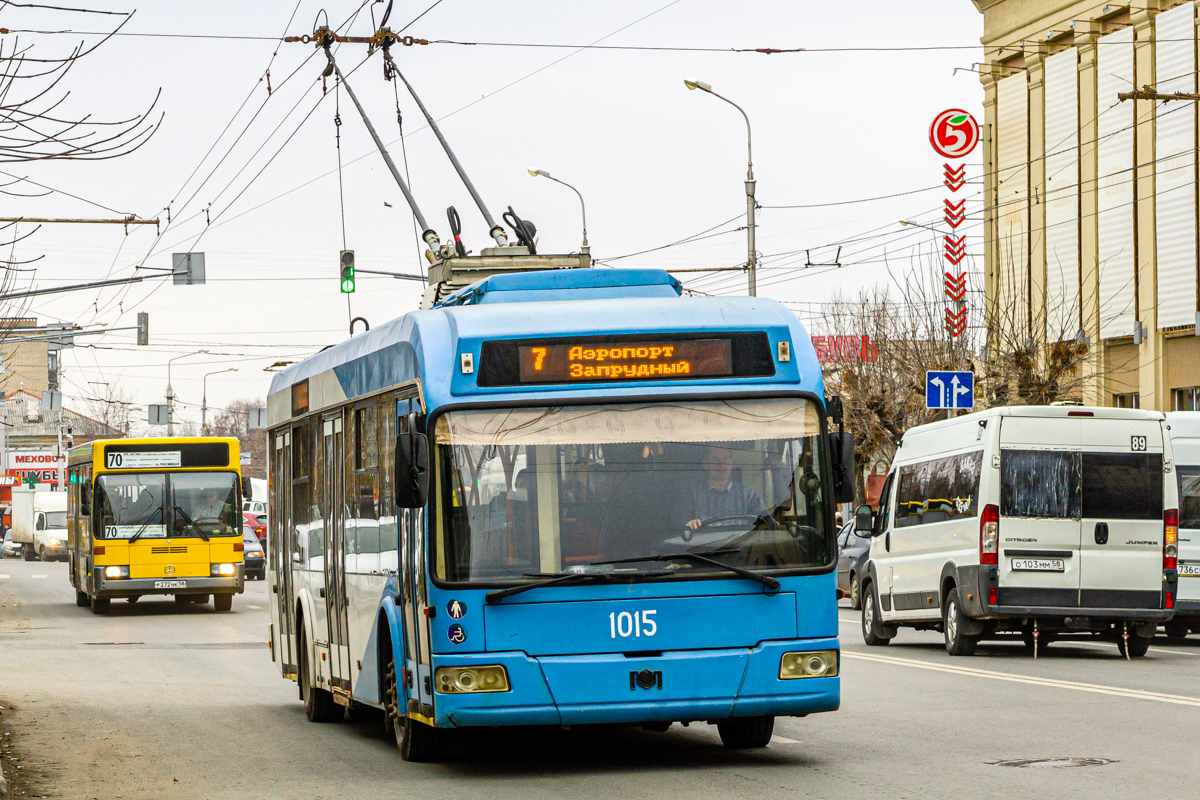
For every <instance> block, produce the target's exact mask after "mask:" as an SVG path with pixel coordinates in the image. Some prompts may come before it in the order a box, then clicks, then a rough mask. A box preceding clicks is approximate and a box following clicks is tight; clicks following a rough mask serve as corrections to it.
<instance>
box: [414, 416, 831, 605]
mask: <svg viewBox="0 0 1200 800" xmlns="http://www.w3.org/2000/svg"><path fill="white" fill-rule="evenodd" d="M820 441H821V439H820V419H819V414H818V411H817V408H816V406H815V405H813V404H812V403H810V402H808V401H805V400H798V399H786V400H785V399H754V400H731V401H697V402H689V403H658V404H646V403H642V404H630V405H603V406H571V407H560V408H545V409H505V410H495V409H487V410H471V411H451V412H448V413H446V414H444V415H443V416H441V417H439V418H438V422H437V425H436V430H435V442H436V444H437V445H438V448H437V455H438V467H439V472H438V475H437V486H436V491H437V493H438V495H439V498H440V507H441V520H440V523H441V524H440V528H441V536H440V538H439V543H440V546H439V549H438V552H437V574H438V577H439V578H440V579H442V580H446V581H456V582H457V581H462V582H466V581H471V582H486V583H496V582H506V581H514V580H528V579H529V576H530V575H531V574H541V575H544V574H548V573H549V574H553V573H559V572H562V571H564V570H575V571H579V570H583V571H597V570H599V571H606V570H607V571H613V572H621V573H626V574H630V575H636V573H637V572H662V571H663V570H664V569H665V570H669V571H671V572H676V573H677V574H679V575H683V576H696V575H699V574H705V575H709V574H728V573H727V572H724V571H723V570H720V569H719V568H717V567H714V566H711V565H705V564H704V563H702V562H697V561H696V560H694V559H686V558H681V559H679V560H678V561H674V562H673V561H667V562H662V561H660V562H657V563H656V562H649V561H641V562H636V563H629V564H619V565H612V566H606V567H605V568H603V569H602V568H599V567H595V566H591V565H592V563H593V562H597V561H609V560H614V559H635V558H643V557H651V556H656V555H658V556H670V555H674V554H679V553H684V552H691V553H697V554H702V555H703V554H707V555H708V556H709V557H711V558H714V559H717V560H719V561H721V562H722V563H725V564H729V565H731V566H736V567H743V568H749V569H761V570H780V569H783V570H787V569H798V568H806V567H807V568H820V567H826V566H828V565H829V564H831V563H832V562H833V560H834V558H835V549H836V548H835V532H834V529H833V525H832V516H831V510H832V509H831V505H830V504H831V498H830V497H829V495H828V491H827V489H826V485H827V483H828V469H827V467H826V465H825V456H824V455H823V449H822V447H821V446H820ZM664 564H665V566H664Z"/></svg>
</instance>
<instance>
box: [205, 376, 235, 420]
mask: <svg viewBox="0 0 1200 800" xmlns="http://www.w3.org/2000/svg"><path fill="white" fill-rule="evenodd" d="M224 372H237V367H230V368H229V369H219V370H217V371H216V372H206V373H204V377H203V378H202V379H201V380H200V386H201V388H202V389H203V392H204V394H203V398H204V399H202V400H201V401H200V435H201V436H208V376H209V375H220V374H222V373H224Z"/></svg>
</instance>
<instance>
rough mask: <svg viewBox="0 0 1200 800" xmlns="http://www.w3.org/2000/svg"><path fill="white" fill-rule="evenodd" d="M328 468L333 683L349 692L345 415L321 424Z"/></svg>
mask: <svg viewBox="0 0 1200 800" xmlns="http://www.w3.org/2000/svg"><path fill="white" fill-rule="evenodd" d="M321 427H322V437H321V442H322V447H323V448H324V450H325V453H324V456H325V458H324V463H325V469H324V471H323V472H322V475H321V477H322V487H321V488H322V493H323V496H322V502H321V510H322V514H323V516H324V519H323V520H322V521H323V523H324V527H325V535H326V542H325V608H326V613H327V617H326V618H327V619H328V621H329V658H330V660H331V661H332V662H333V663H332V664H331V671H332V678H333V680H332V683H333V685H334V686H337V687H339V688H341V689H345V690H347V691H349V689H350V685H351V675H350V646H349V644H350V641H349V637H348V636H347V628H348V624H347V619H346V571H345V560H346V551H345V546H344V541H345V527H344V523H345V521H346V485H345V484H346V469H345V449H344V437H343V432H342V415H341V412H340V411H339V412H338V415H337V416H336V417H333V418H327V419H325V420H324V421H323V423H322V426H321Z"/></svg>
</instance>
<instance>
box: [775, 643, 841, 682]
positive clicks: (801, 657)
mask: <svg viewBox="0 0 1200 800" xmlns="http://www.w3.org/2000/svg"><path fill="white" fill-rule="evenodd" d="M837 674H838V651H837V650H818V651H817V652H815V653H784V654H783V658H782V659H780V661H779V679H780V680H781V681H788V680H793V679H795V678H833V677H836V676H837Z"/></svg>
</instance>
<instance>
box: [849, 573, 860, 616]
mask: <svg viewBox="0 0 1200 800" xmlns="http://www.w3.org/2000/svg"><path fill="white" fill-rule="evenodd" d="M861 595H862V590H861V589H860V588H859V585H858V576H857V575H853V574H851V576H850V608H852V609H854V610H855V611H858V610H860V609H861V608H862V596H861Z"/></svg>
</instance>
